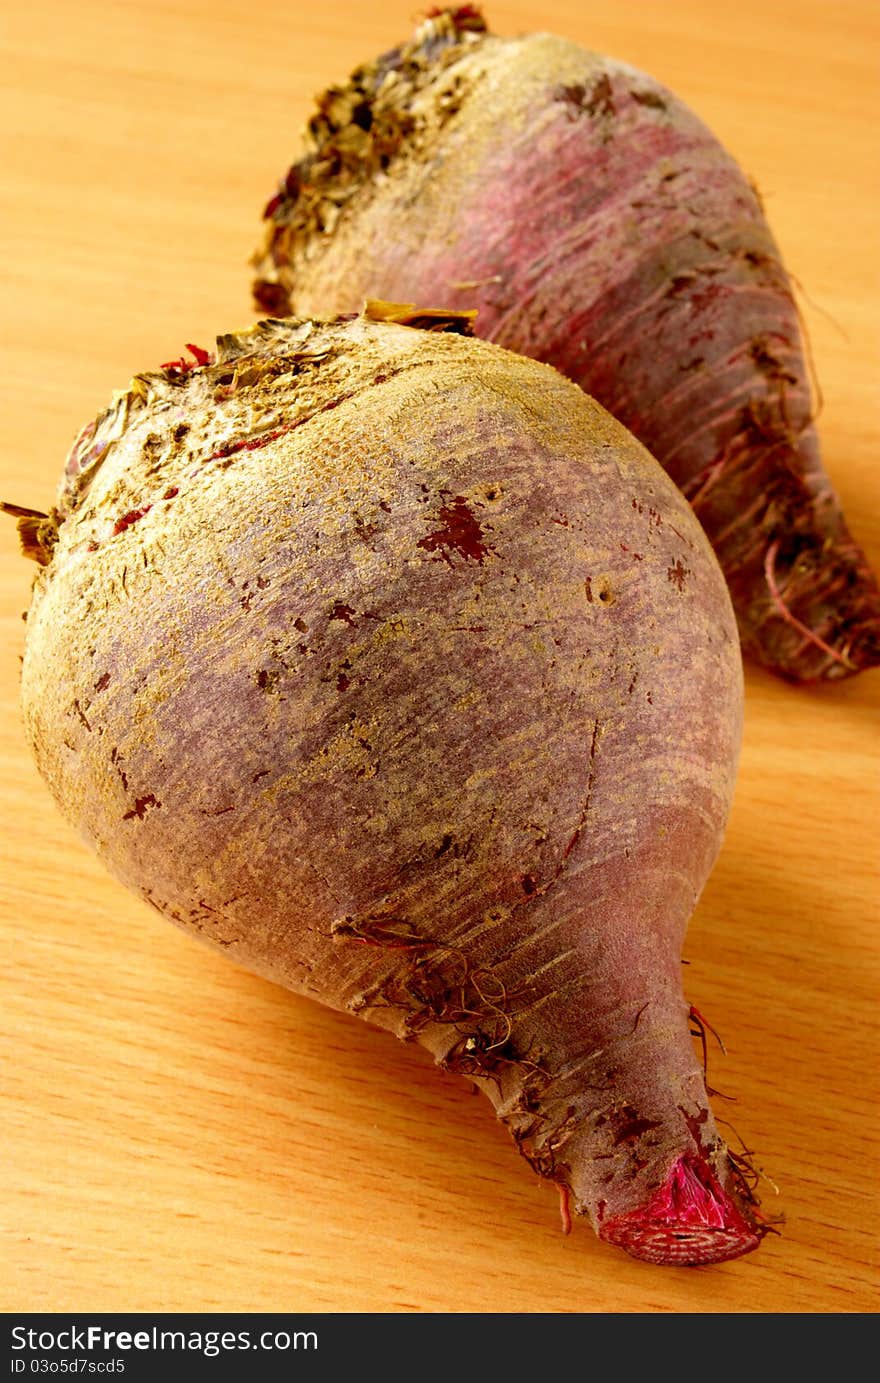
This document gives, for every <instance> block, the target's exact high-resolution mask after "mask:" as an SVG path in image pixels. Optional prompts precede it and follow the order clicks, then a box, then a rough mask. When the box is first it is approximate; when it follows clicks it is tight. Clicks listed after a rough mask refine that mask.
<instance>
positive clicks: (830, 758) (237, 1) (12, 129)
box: [0, 0, 880, 1313]
mask: <svg viewBox="0 0 880 1383" xmlns="http://www.w3.org/2000/svg"><path fill="white" fill-rule="evenodd" d="M489 17H490V20H491V21H492V22H493V26H494V28H495V29H496V30H497V31H499V32H502V33H514V32H519V31H524V30H528V29H534V28H536V27H543V28H552V29H555V30H557V31H558V32H560V33H563V34H565V35H567V36H569V37H570V38H572V39H575V40H578V41H580V42H581V43H583V44H585V45H587V46H591V47H594V48H598V49H600V50H604V51H607V52H611V53H614V54H615V55H616V56H619V57H623V58H626V59H627V60H629V61H630V62H631V63H633V64H635V65H636V66H639V67H642V68H645V69H647V70H649V71H651V72H652V73H653V74H654V75H655V76H657V77H659V78H660V79H662V80H664V81H665V82H666V83H667V84H668V85H670V86H671V87H672V88H674V89H675V90H677V91H678V92H679V93H680V94H681V95H682V96H683V97H684V98H685V99H686V100H688V101H689V102H690V103H691V104H692V105H693V106H695V107H696V108H697V109H698V110H699V111H700V112H701V114H702V115H703V116H704V118H705V119H706V120H707V121H708V123H709V124H710V125H711V126H713V127H714V129H715V130H716V131H717V133H718V134H719V136H720V137H721V138H722V139H723V140H724V142H725V143H727V145H728V146H729V147H730V148H731V150H732V151H734V152H735V154H736V155H737V156H738V157H739V159H740V161H741V162H742V164H743V165H744V167H745V168H746V169H748V170H749V172H750V173H751V174H752V175H753V177H754V179H755V180H756V182H757V184H758V186H759V188H760V190H761V193H762V195H763V197H764V200H765V204H766V207H767V210H768V214H769V217H770V218H771V221H772V224H773V227H774V229H775V231H776V233H777V236H778V238H779V240H780V242H781V244H782V246H783V249H784V252H785V254H786V256H787V260H788V263H789V266H790V268H791V270H792V272H793V273H794V275H795V276H796V278H797V280H798V282H799V284H800V285H802V294H801V302H802V307H803V313H804V317H805V320H806V323H807V326H808V329H809V332H810V334H811V337H812V343H813V354H814V357H815V364H816V371H817V374H818V377H819V379H820V381H821V387H822V394H823V397H824V408H823V412H822V418H821V431H822V436H823V441H824V449H825V456H826V461H827V467H828V470H829V472H830V474H831V476H832V478H833V481H834V483H835V485H836V487H837V489H838V491H839V493H840V495H841V496H842V499H843V501H844V504H845V507H846V509H847V510H848V512H849V515H850V518H851V522H852V526H853V528H854V530H855V533H856V535H857V536H858V538H859V539H860V540H861V541H862V542H863V544H864V545H865V547H866V549H867V550H868V552H869V554H870V555H871V557H872V560H873V561H874V563H875V565H876V566H880V468H878V465H877V446H878V412H877V378H878V349H877V301H878V280H877V273H876V263H877V247H878V232H880V214H878V213H880V198H878V183H877V165H876V152H877V150H876V130H877V128H878V123H877V122H878V109H877V107H878V80H877V71H878V67H877V62H878V56H880V43H878V33H877V11H876V7H875V6H873V5H872V4H870V3H869V0H842V3H839V4H836V5H835V6H834V7H833V10H831V9H829V7H828V6H827V5H826V4H824V3H822V2H821V0H797V3H795V0H742V3H740V4H738V5H735V6H734V5H729V4H722V3H720V0H711V2H710V3H706V0H668V3H665V4H663V5H659V4H653V3H648V0H593V2H592V3H590V4H584V3H583V0H545V3H543V4H541V5H538V4H529V3H526V0H522V3H513V2H511V3H497V4H495V5H493V6H492V8H491V11H490V14H489ZM412 18H413V5H412V0H381V2H380V3H379V4H376V5H363V4H360V3H357V0H338V3H337V4H335V5H332V6H330V5H309V6H306V5H305V4H302V3H297V0H264V3H263V4H262V5H260V6H256V5H252V4H248V3H245V0H180V3H176V4H174V5H165V6H160V5H156V4H147V2H146V0H126V2H125V3H118V4H113V5H108V4H106V3H104V0H76V3H75V4H70V3H68V0H28V3H27V4H24V5H20V6H8V7H7V9H6V17H5V19H4V21H3V23H4V37H3V48H4V51H3V64H4V70H3V94H2V98H0V99H2V103H3V111H2V119H0V130H2V140H3V153H2V168H3V192H4V197H5V207H4V213H3V220H2V234H3V236H4V240H5V249H4V265H5V270H6V274H5V284H6V286H5V303H4V310H3V321H4V328H5V330H4V333H3V337H4V339H3V343H2V376H0V377H2V381H3V387H2V409H3V430H2V436H3V448H2V457H0V467H2V475H0V496H2V497H3V498H4V499H8V500H14V501H18V502H19V503H23V504H31V505H34V506H36V507H48V505H49V504H51V502H52V498H53V495H54V487H55V483H56V480H57V477H58V475H59V472H60V467H61V465H62V462H63V458H64V455H65V453H66V450H67V447H68V445H69V443H70V441H71V439H72V436H73V434H74V433H75V431H76V430H77V429H78V427H79V426H80V424H81V423H82V422H84V421H85V420H87V419H88V418H90V417H91V416H93V414H94V413H95V412H96V411H97V410H98V409H99V408H101V407H103V406H104V404H105V402H106V401H107V400H108V398H109V396H110V394H111V392H112V391H113V390H114V389H115V388H117V387H119V386H121V385H123V384H124V383H125V382H126V381H127V380H128V378H129V377H130V375H131V374H132V373H134V372H135V371H136V370H138V369H141V368H144V367H146V366H148V365H152V364H155V363H156V362H159V361H162V360H167V359H169V358H172V357H174V356H176V355H179V354H180V351H181V348H182V345H183V343H184V342H185V341H196V342H201V343H205V342H209V341H210V340H211V338H212V337H213V335H214V334H216V332H217V331H218V330H219V331H222V330H227V329H230V328H233V327H238V326H243V325H245V324H247V322H248V321H249V320H251V315H252V314H251V306H250V300H249V291H248V289H249V274H248V269H247V263H246V261H247V259H248V256H249V254H250V252H251V250H252V248H253V246H254V244H255V242H256V239H257V236H258V231H259V215H260V210H261V208H262V205H263V203H264V202H265V200H266V198H267V196H268V195H269V194H270V193H271V192H272V190H273V189H274V186H275V183H276V180H277V178H278V176H279V175H280V174H281V173H282V172H283V170H284V169H285V167H286V165H287V163H288V162H289V159H290V157H291V155H292V154H293V152H294V151H295V149H296V147H297V133H298V130H299V127H300V125H301V123H302V121H303V120H304V118H305V117H306V115H307V113H308V111H309V108H310V98H311V97H312V95H313V94H314V93H316V92H317V91H318V90H319V89H320V88H321V87H323V86H324V85H325V84H327V83H328V82H329V81H331V80H334V79H337V78H341V77H343V76H344V75H345V74H347V72H348V71H349V70H350V69H351V68H352V67H353V66H354V65H355V64H356V63H357V62H358V61H360V60H361V59H363V58H365V57H368V56H371V55H373V54H374V53H376V52H379V51H381V50H382V49H384V48H385V47H388V46H391V45H392V44H393V43H394V42H395V41H397V40H398V39H399V38H401V37H403V36H405V35H406V34H408V33H409V31H410V29H411V25H412ZM30 578H31V571H30V569H29V568H28V566H27V564H26V563H24V562H23V561H21V560H20V558H19V557H18V555H17V552H16V543H15V536H14V531H13V528H12V525H11V524H9V525H8V527H7V526H4V527H3V529H2V532H0V602H2V605H0V618H2V638H0V750H2V770H0V771H2V780H0V812H2V825H0V830H2V840H3V872H2V885H0V888H2V891H0V906H2V914H3V923H2V925H3V942H2V944H3V960H2V966H0V975H2V989H3V993H2V1026H3V1032H4V1038H5V1046H4V1057H3V1073H2V1085H3V1110H2V1124H0V1127H2V1135H0V1138H2V1144H3V1162H4V1175H3V1186H4V1190H3V1208H2V1217H0V1218H2V1224H3V1240H2V1244H3V1247H2V1253H3V1263H2V1268H0V1281H2V1283H3V1286H2V1289H0V1293H2V1300H0V1305H2V1308H3V1309H4V1310H6V1311H22V1310H48V1311H72V1310H79V1311H82V1310H85V1309H89V1310H91V1311H124V1310H134V1311H141V1312H151V1311H158V1310H171V1311H182V1310H210V1311H233V1310H241V1311H256V1310H284V1311H287V1310H303V1311H307V1310H316V1311H332V1310H341V1311H345V1312H354V1311H366V1312H384V1313H390V1312H404V1311H429V1312H462V1311H478V1312H486V1313H488V1312H530V1313H539V1312H543V1313H546V1312H554V1313H559V1312H576V1313H596V1312H661V1311H666V1312H668V1311H673V1312H726V1313H733V1312H736V1313H744V1312H867V1311H872V1310H876V1309H877V1306H878V1296H877V1289H878V1273H877V1254H876V1250H877V1233H876V1226H877V1224H878V1210H880V1206H878V1195H877V1181H878V1158H877V1146H878V1120H877V1094H878V1091H877V1069H878V1061H877V1058H878V1042H877V1019H876V1014H877V998H878V993H880V984H878V963H877V962H878V953H880V917H878V907H877V902H878V886H877V885H878V851H877V822H878V820H880V810H878V807H880V802H878V798H880V791H878V788H880V775H878V771H877V770H878V730H880V674H878V673H872V674H868V675H864V676H861V677H859V678H856V679H854V680H852V681H849V682H846V683H843V684H838V685H834V686H829V687H821V688H817V689H813V690H804V689H801V690H795V689H793V688H791V687H789V686H785V685H783V684H782V683H780V682H777V681H775V680H773V679H772V678H771V677H769V676H767V675H764V674H762V673H761V672H758V671H755V670H753V669H751V670H749V672H748V681H747V721H746V732H745V746H744V750H743V757H742V769H741V775H740V779H739V785H738V790H737V796H736V802H735V806H734V811H733V815H732V819H731V822H730V828H729V834H728V837H727V840H726V843H725V848H724V850H723V853H722V856H721V859H720V860H719V863H718V866H717V869H716V871H715V873H714V875H713V877H712V879H711V881H710V884H709V886H708V888H707V889H706V892H705V894H704V896H703V898H702V901H701V903H700V905H699V908H698V911H697V914H696V916H695V918H694V920H693V924H692V929H691V932H690V934H689V939H688V943H687V952H686V954H687V958H688V960H689V961H690V968H689V970H688V972H687V973H688V980H689V997H690V998H691V999H692V1001H693V1002H694V1003H695V1004H696V1005H697V1007H698V1008H700V1009H701V1010H702V1011H703V1012H705V1013H707V1014H708V1015H709V1016H710V1018H711V1021H712V1023H713V1024H714V1025H715V1026H716V1027H717V1028H718V1029H720V1031H721V1032H722V1034H723V1035H724V1037H725V1039H726V1042H727V1047H728V1055H727V1057H726V1058H724V1057H721V1056H718V1055H714V1056H713V1057H712V1060H711V1066H710V1081H711V1083H712V1084H714V1085H716V1086H718V1087H720V1088H721V1089H722V1090H723V1091H724V1092H725V1094H726V1095H727V1096H729V1097H730V1098H731V1099H732V1100H735V1102H736V1103H735V1104H723V1102H719V1105H722V1104H723V1107H719V1113H721V1114H722V1115H724V1116H725V1117H728V1118H730V1120H731V1121H732V1123H733V1124H734V1125H735V1128H736V1130H737V1133H738V1134H739V1135H740V1136H741V1137H742V1139H744V1140H745V1142H746V1143H747V1144H748V1145H749V1146H750V1147H751V1148H753V1149H755V1150H757V1156H758V1160H759V1162H760V1164H761V1166H762V1167H763V1168H764V1169H765V1171H766V1174H767V1176H768V1178H771V1179H772V1181H773V1182H775V1183H776V1185H777V1186H778V1188H779V1194H778V1196H777V1195H776V1194H775V1193H774V1191H773V1189H772V1187H771V1186H770V1184H769V1182H768V1183H765V1187H764V1190H765V1195H766V1200H767V1202H768V1206H769V1208H770V1210H771V1211H772V1212H774V1213H776V1212H777V1211H779V1212H782V1213H784V1215H785V1217H786V1225H785V1227H784V1230H783V1233H782V1234H781V1236H779V1237H774V1238H770V1239H769V1240H767V1241H766V1242H765V1244H764V1245H763V1246H762V1248H761V1250H760V1251H759V1252H758V1253H757V1254H755V1255H753V1256H751V1257H749V1258H747V1259H743V1260H740V1261H738V1262H734V1263H730V1264H725V1265H723V1266H719V1267H715V1268H709V1269H703V1270H697V1271H694V1270H685V1269H674V1270H673V1269H661V1268H654V1267H650V1266H647V1265H645V1264H641V1263H638V1262H635V1261H633V1260H632V1259H629V1258H627V1257H625V1256H624V1255H623V1254H622V1253H620V1252H619V1251H618V1250H615V1249H612V1248H609V1247H606V1246H603V1245H601V1244H600V1243H598V1241H596V1240H595V1239H594V1237H593V1236H592V1234H591V1233H590V1231H589V1230H588V1229H586V1228H583V1227H582V1228H580V1229H578V1230H577V1232H575V1233H574V1234H572V1235H571V1236H570V1237H568V1238H564V1237H563V1236H562V1234H561V1233H560V1231H559V1214H558V1207H557V1200H556V1196H555V1194H554V1193H553V1191H552V1189H551V1188H549V1187H547V1186H546V1185H544V1184H542V1183H540V1182H539V1181H538V1180H537V1179H536V1178H535V1177H533V1176H532V1175H531V1173H530V1172H529V1170H528V1168H527V1167H526V1165H525V1164H524V1163H523V1162H522V1161H521V1160H520V1158H518V1157H517V1156H516V1154H515V1151H514V1149H513V1147H512V1145H511V1144H510V1143H509V1140H508V1136H507V1134H506V1133H505V1132H504V1130H503V1129H502V1128H501V1127H500V1126H499V1125H497V1124H496V1123H495V1121H494V1117H493V1115H492V1113H491V1111H490V1109H489V1106H488V1103H487V1102H484V1101H482V1099H481V1098H479V1097H474V1096H472V1094H471V1093H470V1091H469V1088H468V1086H467V1085H466V1084H464V1083H463V1082H461V1081H459V1080H457V1079H455V1078H453V1077H451V1076H448V1075H444V1074H442V1073H440V1072H439V1071H437V1070H436V1069H434V1068H433V1067H432V1065H431V1063H430V1061H429V1059H428V1058H427V1057H426V1056H425V1055H424V1054H422V1053H421V1052H420V1051H418V1050H415V1049H410V1048H408V1047H403V1046H400V1045H398V1044H397V1043H396V1042H395V1041H394V1040H393V1039H391V1038H389V1037H387V1036H385V1035H383V1034H380V1033H378V1032H374V1031H371V1030H370V1029H368V1028H367V1027H366V1026H365V1025H362V1024H359V1023H357V1022H355V1021H354V1020H351V1019H347V1018H344V1017H340V1016H338V1015H336V1014H334V1013H331V1012H329V1011H326V1012H325V1011H323V1010H322V1009H320V1008H319V1007H317V1006H315V1005H313V1004H311V1003H309V1002H306V1001H304V1000H301V999H299V998H296V997H292V996H291V995H289V994H287V993H285V992H283V991H281V990H280V989H277V988H275V987H273V986H272V985H270V984H268V983H265V982H263V981H261V980H258V979H255V978H253V977H252V976H251V975H249V974H247V973H245V972H243V971H241V970H239V969H237V968H235V967H234V966H233V965H231V964H230V963H229V962H227V961H226V960H224V959H223V957H221V956H219V955H214V954H213V953H211V952H209V951H208V950H207V949H204V948H202V947H201V946H200V945H198V944H197V943H196V942H195V941H193V940H192V939H191V938H190V937H188V936H185V935H183V934H182V933H179V932H178V931H176V930H175V929H174V928H173V927H170V926H168V925H166V924H165V923H163V922H162V920H161V919H160V918H159V917H158V916H157V915H155V914H153V913H151V912H149V911H148V910H147V909H146V907H145V906H143V905H142V904H141V903H139V902H138V901H137V900H136V899H134V898H133V897H131V896H129V895H128V894H127V893H126V892H124V891H123V890H122V888H121V887H120V886H118V885H117V884H116V883H114V882H113V881H112V880H111V879H109V878H108V877H106V876H105V875H104V873H103V872H102V869H101V867H100V866H99V865H98V864H97V863H96V862H95V860H94V859H93V858H92V857H91V855H90V854H89V853H88V852H87V851H86V849H85V848H84V847H83V846H82V845H81V843H80V842H79V841H78V840H77V839H75V838H74V836H73V834H72V832H71V831H69V830H68V828H67V827H66V825H65V823H64V822H63V821H62V819H61V817H60V816H59V814H58V812H57V810H56V808H55V807H54V805H53V802H52V800H51V799H50V797H49V794H48V791H47V790H46V788H45V787H44V785H43V783H42V781H41V780H40V779H39V777H38V775H37V773H36V770H35V769H34V767H33V765H32V763H31V761H30V757H29V754H28V752H27V749H26V746H25V744H24V740H23V735H22V732H21V728H20V723H19V718H18V710H17V682H18V667H19V654H20V650H21V646H22V638H23V632H24V631H23V626H22V624H21V612H22V610H23V609H24V607H25V605H26V603H27V600H28V590H29V583H30ZM731 1111H732V1112H731Z"/></svg>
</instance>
